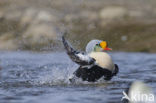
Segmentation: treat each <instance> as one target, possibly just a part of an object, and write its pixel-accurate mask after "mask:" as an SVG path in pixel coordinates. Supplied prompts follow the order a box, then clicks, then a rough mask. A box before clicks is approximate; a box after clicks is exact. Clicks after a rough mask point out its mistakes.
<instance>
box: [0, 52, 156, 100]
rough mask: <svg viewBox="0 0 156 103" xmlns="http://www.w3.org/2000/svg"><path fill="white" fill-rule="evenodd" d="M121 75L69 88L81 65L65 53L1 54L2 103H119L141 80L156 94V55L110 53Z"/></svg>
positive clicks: (0, 97)
mask: <svg viewBox="0 0 156 103" xmlns="http://www.w3.org/2000/svg"><path fill="white" fill-rule="evenodd" d="M110 55H111V56H112V58H113V60H114V62H115V63H116V64H118V65H119V68H120V72H119V74H118V75H117V76H115V77H113V79H112V80H111V81H108V82H106V81H98V82H96V83H87V82H82V81H81V82H77V83H76V84H70V83H69V81H68V78H69V77H70V76H72V73H73V72H74V71H75V70H76V68H77V67H78V65H76V64H75V63H73V62H72V61H71V60H70V59H69V58H68V56H67V55H66V54H65V53H64V52H63V53H31V52H0V66H1V67H2V69H1V70H0V103H120V102H121V97H122V91H123V90H125V89H127V88H128V85H129V84H130V83H131V82H133V81H136V80H142V81H144V82H146V83H147V84H148V85H149V86H151V87H152V88H153V90H154V92H155V93H156V82H155V81H156V75H155V73H156V54H146V53H123V52H116V53H110Z"/></svg>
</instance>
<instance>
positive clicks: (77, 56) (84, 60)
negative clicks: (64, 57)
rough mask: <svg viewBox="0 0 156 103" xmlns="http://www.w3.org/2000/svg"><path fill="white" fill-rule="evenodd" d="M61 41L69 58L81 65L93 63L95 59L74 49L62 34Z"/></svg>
mask: <svg viewBox="0 0 156 103" xmlns="http://www.w3.org/2000/svg"><path fill="white" fill-rule="evenodd" d="M62 42H63V44H64V47H65V49H66V51H67V54H68V55H69V57H70V58H71V60H72V61H73V62H75V63H77V64H79V65H81V66H85V65H92V64H95V59H94V58H91V57H90V56H88V55H87V54H86V53H83V52H79V51H76V50H75V49H74V48H72V46H71V45H70V44H69V43H68V42H67V41H66V40H65V38H64V36H62Z"/></svg>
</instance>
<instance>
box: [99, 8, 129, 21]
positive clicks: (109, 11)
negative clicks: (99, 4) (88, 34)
mask: <svg viewBox="0 0 156 103" xmlns="http://www.w3.org/2000/svg"><path fill="white" fill-rule="evenodd" d="M127 15H128V11H127V10H126V8H123V7H106V8H103V9H102V10H101V11H100V18H101V19H104V20H112V19H120V18H123V17H125V16H127Z"/></svg>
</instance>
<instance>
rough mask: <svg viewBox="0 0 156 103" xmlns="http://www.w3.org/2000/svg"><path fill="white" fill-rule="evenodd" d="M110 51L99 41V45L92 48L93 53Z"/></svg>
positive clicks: (104, 42)
mask: <svg viewBox="0 0 156 103" xmlns="http://www.w3.org/2000/svg"><path fill="white" fill-rule="evenodd" d="M109 50H112V49H111V48H108V44H107V42H106V41H101V42H100V43H99V44H96V45H95V47H94V52H101V51H109Z"/></svg>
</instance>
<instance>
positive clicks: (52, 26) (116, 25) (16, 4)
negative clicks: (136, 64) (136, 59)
mask: <svg viewBox="0 0 156 103" xmlns="http://www.w3.org/2000/svg"><path fill="white" fill-rule="evenodd" d="M64 30H67V31H68V35H67V37H66V38H67V39H68V40H69V41H70V42H72V44H73V45H74V46H75V47H76V48H77V49H81V50H84V47H85V45H86V44H87V43H88V41H90V40H92V39H101V40H106V41H108V43H109V46H110V47H112V48H113V50H114V51H130V52H156V43H155V42H156V0H0V50H33V51H49V50H53V51H57V50H62V48H63V46H62V43H61V39H60V37H61V32H62V31H64Z"/></svg>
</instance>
